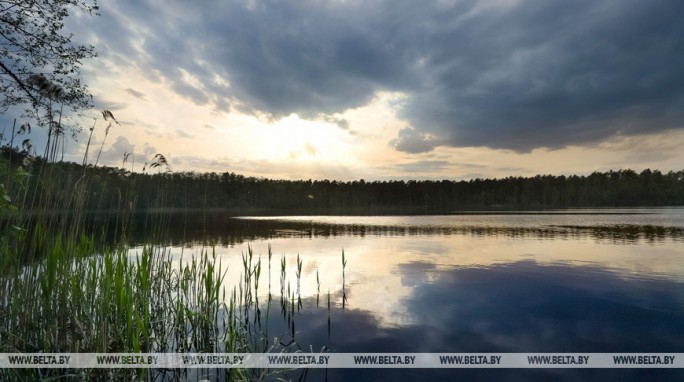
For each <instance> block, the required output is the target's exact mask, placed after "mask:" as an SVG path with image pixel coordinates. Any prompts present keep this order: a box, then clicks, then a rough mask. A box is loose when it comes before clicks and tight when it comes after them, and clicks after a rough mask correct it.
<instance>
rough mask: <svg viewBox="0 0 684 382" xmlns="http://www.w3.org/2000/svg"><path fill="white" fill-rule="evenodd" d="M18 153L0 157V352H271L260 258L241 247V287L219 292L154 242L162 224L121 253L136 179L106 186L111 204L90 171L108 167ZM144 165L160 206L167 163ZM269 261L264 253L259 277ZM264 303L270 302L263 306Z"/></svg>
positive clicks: (206, 276)
mask: <svg viewBox="0 0 684 382" xmlns="http://www.w3.org/2000/svg"><path fill="white" fill-rule="evenodd" d="M103 115H105V114H104V113H103ZM107 117H109V118H110V119H111V118H113V116H112V115H111V113H108V114H106V116H105V119H107ZM12 138H14V133H13V137H12ZM61 138H62V139H64V137H61ZM24 146H25V149H26V150H24V152H23V154H21V155H19V154H17V150H15V149H13V148H11V147H5V148H3V153H4V154H3V156H2V158H0V353H40V352H52V353H58V352H85V353H94V352H95V353H108V352H126V353H128V352H135V353H140V352H142V353H154V352H159V353H164V352H174V353H183V352H212V353H223V352H230V353H254V352H256V353H258V352H264V351H269V350H274V346H276V345H274V344H270V343H269V341H268V338H267V336H266V335H265V333H264V332H263V331H262V329H261V328H262V319H268V315H269V313H268V310H267V312H266V313H265V315H264V316H265V317H263V316H262V314H261V308H260V305H259V304H260V303H259V299H258V297H257V296H258V290H259V275H260V272H261V261H260V260H256V261H254V260H253V254H252V252H251V250H249V252H248V253H245V254H244V255H243V269H241V270H240V269H234V270H231V271H232V272H242V276H241V278H240V280H241V281H240V283H238V285H225V283H224V280H225V276H226V272H227V269H225V268H223V267H222V265H221V262H220V260H217V258H216V256H215V254H214V253H213V251H210V250H205V251H203V252H202V253H194V254H189V256H187V257H186V258H185V259H184V261H179V260H178V259H175V258H173V257H172V256H171V254H170V252H169V250H168V247H166V246H165V243H164V242H163V240H161V239H160V238H163V237H168V232H167V231H168V229H169V226H168V222H167V221H165V218H164V217H163V216H160V217H159V218H158V219H154V220H153V221H150V222H149V224H146V226H145V227H144V228H145V235H146V237H147V238H149V241H148V243H154V244H150V245H146V246H144V247H143V249H142V250H140V251H138V252H137V253H130V252H129V248H128V246H127V243H128V237H129V235H130V232H131V216H132V215H133V213H134V212H135V206H136V202H137V199H138V197H140V195H137V194H136V193H134V192H132V190H133V187H134V186H135V180H134V179H133V180H128V181H127V182H125V183H122V184H121V185H120V186H119V187H118V188H116V190H115V191H114V192H115V193H116V195H117V196H116V198H113V199H112V198H105V197H104V196H103V195H104V193H101V192H100V188H99V187H101V186H102V182H101V181H102V179H101V177H100V173H101V172H102V171H108V170H106V169H105V170H103V169H101V168H97V166H96V165H95V166H93V165H89V166H82V167H79V168H78V169H77V170H78V171H72V170H73V169H71V170H69V171H65V170H64V164H60V163H55V162H54V160H52V161H48V160H44V159H41V158H36V157H32V156H31V155H30V153H31V152H32V151H31V148H30V143H27V141H24ZM54 147H57V145H55V146H54ZM49 149H50V148H46V152H47V153H48V154H47V155H46V156H45V158H50V157H51V155H50V151H48V150H49ZM34 152H35V150H34ZM52 157H54V155H52ZM97 157H98V158H99V154H97ZM153 160H154V161H153V162H152V163H151V164H149V165H146V166H147V168H148V169H153V171H155V172H156V174H155V175H154V177H152V179H153V180H154V187H148V188H147V192H148V194H147V195H145V198H147V199H146V200H148V201H149V200H153V201H154V202H153V203H152V205H153V206H154V207H156V208H164V207H165V206H166V204H165V203H166V200H167V194H168V192H169V190H170V189H172V188H173V180H172V177H171V176H170V175H169V174H170V172H169V171H168V170H170V168H167V167H166V166H168V165H167V164H166V159H165V158H164V157H163V156H162V155H159V154H158V155H156V156H155V157H154V158H153ZM87 162H88V154H87V151H86V154H85V155H84V163H87ZM67 167H68V166H67ZM109 191H110V192H111V191H112V190H109ZM108 195H111V194H108ZM94 210H95V211H107V213H106V215H107V216H106V219H104V220H103V221H102V222H100V223H97V222H96V223H95V226H92V224H93V223H92V222H91V221H90V219H89V218H88V213H89V211H94ZM103 238H107V239H106V240H104V239H103ZM270 260H271V255H270V254H269V269H270ZM283 261H284V260H283ZM300 267H301V264H300ZM283 272H284V269H283ZM282 276H283V279H284V278H285V274H284V273H283V275H282ZM284 291H285V289H282V292H283V293H281V296H280V298H281V308H282V311H283V317H287V318H288V319H289V320H293V315H294V314H295V309H294V307H295V304H294V300H295V294H294V292H293V293H292V294H291V295H290V294H285V292H284ZM269 292H270V291H269ZM270 302H271V298H270V293H269V299H268V307H269V309H270ZM292 328H294V323H292ZM292 334H293V336H294V333H292ZM278 346H280V345H278ZM292 346H296V343H294V342H292V343H290V344H288V345H287V346H285V347H284V348H290V347H292ZM284 348H283V349H284ZM283 349H279V350H283ZM276 350H278V349H276ZM193 372H194V371H188V370H183V369H178V370H154V369H90V370H89V369H74V370H65V369H4V370H0V380H2V381H27V380H29V381H30V380H65V379H66V380H98V381H99V380H129V381H130V380H138V379H141V380H144V379H152V380H158V379H159V378H161V379H162V380H185V379H187V378H190V377H193V375H192V374H189V373H193ZM267 372H268V371H260V370H241V369H226V370H222V371H215V375H216V376H217V378H218V377H220V379H225V380H245V379H259V378H261V377H262V376H263V375H265V373H267ZM194 377H195V378H196V377H197V375H196V374H195V375H194Z"/></svg>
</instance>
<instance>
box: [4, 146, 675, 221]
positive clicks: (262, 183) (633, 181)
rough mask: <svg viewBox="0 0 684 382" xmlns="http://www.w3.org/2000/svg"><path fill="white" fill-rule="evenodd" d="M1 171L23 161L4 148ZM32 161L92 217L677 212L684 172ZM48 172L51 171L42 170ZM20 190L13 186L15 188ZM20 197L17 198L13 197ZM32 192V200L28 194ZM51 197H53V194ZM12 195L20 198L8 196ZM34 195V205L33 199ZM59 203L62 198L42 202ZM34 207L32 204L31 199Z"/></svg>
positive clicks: (35, 187) (27, 201)
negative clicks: (406, 171)
mask: <svg viewBox="0 0 684 382" xmlns="http://www.w3.org/2000/svg"><path fill="white" fill-rule="evenodd" d="M2 156H3V161H4V162H5V166H7V164H8V163H9V161H10V158H11V156H14V158H15V160H14V161H13V162H14V163H15V164H14V165H13V167H16V166H18V165H17V164H16V163H19V161H18V160H17V159H16V158H20V157H21V153H19V152H17V151H16V150H10V149H9V148H7V147H5V148H4V149H3V151H2ZM41 162H42V159H41V158H36V159H35V162H34V163H33V164H32V166H31V167H29V168H26V169H25V170H24V171H25V172H26V173H28V174H30V173H31V171H38V170H39V169H40V171H50V172H53V173H54V176H56V177H57V178H58V179H62V180H63V181H64V182H65V183H64V185H65V186H64V187H61V188H60V189H59V190H57V192H63V193H69V192H71V191H72V190H73V187H71V186H69V185H74V184H76V182H79V181H82V180H83V179H86V178H87V179H88V181H89V182H90V191H89V192H90V195H88V196H87V197H86V198H85V199H86V200H87V206H88V207H87V209H89V210H116V209H120V208H124V207H125V208H126V209H128V210H136V211H141V210H150V209H162V208H163V209H227V210H231V209H232V210H252V211H259V210H261V211H264V212H265V213H267V212H266V211H279V212H281V213H287V211H291V212H292V213H331V212H335V213H342V214H345V213H346V214H366V213H448V212H450V211H459V210H461V211H462V210H470V209H483V210H495V209H536V208H566V207H623V206H624V207H631V206H675V205H683V204H684V170H681V171H676V172H675V171H670V172H667V173H662V172H660V171H658V170H650V169H646V170H643V171H641V172H638V173H637V172H636V171H633V170H630V169H621V170H615V171H613V170H611V171H608V172H594V173H592V174H590V175H588V176H584V175H571V176H564V175H558V176H556V175H537V176H534V177H513V176H511V177H506V178H501V179H472V180H468V181H465V180H462V181H452V180H441V181H432V180H422V181H418V180H392V181H365V180H363V179H360V180H354V181H347V182H342V181H336V180H327V179H326V180H294V181H293V180H277V179H265V178H255V177H246V176H243V175H239V174H235V173H233V172H228V171H226V172H223V173H215V172H211V173H199V172H173V171H171V170H170V167H169V166H168V165H167V164H166V163H163V166H162V165H158V166H154V167H152V168H148V169H147V171H146V172H131V171H128V170H125V169H122V168H115V167H106V166H105V167H103V166H100V167H94V166H83V165H80V164H76V163H67V162H57V163H47V166H43V164H44V163H41ZM46 168H47V169H49V170H46ZM24 178H26V179H27V180H24V181H23V183H22V185H17V184H14V185H13V183H12V182H9V183H8V186H7V187H8V188H12V187H15V188H16V187H22V188H24V198H23V199H24V201H23V203H22V205H23V207H24V208H29V209H30V208H31V200H34V199H36V195H40V194H41V193H43V191H42V190H41V184H40V183H35V184H34V183H33V180H34V179H39V177H38V176H30V175H28V176H25V177H24ZM15 183H17V182H15ZM17 191H18V190H17ZM29 191H30V192H29ZM50 192H51V193H53V194H54V193H55V191H54V190H52V191H50ZM13 194H14V195H16V194H17V192H16V191H15V192H13ZM32 195H33V197H32ZM45 197H47V198H48V199H49V198H54V200H64V198H63V196H60V195H56V194H55V195H47V196H46V195H42V197H41V198H40V199H43V198H45ZM36 200H37V199H36Z"/></svg>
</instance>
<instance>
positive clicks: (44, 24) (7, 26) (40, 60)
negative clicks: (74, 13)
mask: <svg viewBox="0 0 684 382" xmlns="http://www.w3.org/2000/svg"><path fill="white" fill-rule="evenodd" d="M73 9H78V10H80V11H83V12H85V13H88V14H96V13H97V10H98V7H97V4H96V3H95V2H93V3H89V2H86V1H85V0H30V1H26V0H0V90H1V91H2V96H1V97H0V110H7V108H9V107H10V106H24V107H26V109H25V111H26V116H27V117H31V118H32V119H35V120H38V121H39V122H40V123H41V124H45V123H50V122H51V121H54V120H59V118H54V115H53V114H55V113H58V114H59V115H60V116H61V113H62V108H61V107H60V108H59V110H52V109H53V104H54V103H59V104H63V105H66V106H67V107H69V108H70V109H71V110H72V111H78V110H82V109H84V108H88V107H90V104H91V102H92V101H91V96H90V94H89V93H88V90H87V88H86V86H85V85H84V84H83V83H82V82H81V80H80V77H79V70H80V67H81V64H82V61H83V60H84V59H87V58H91V57H94V56H95V53H94V48H93V47H92V46H90V45H78V44H73V43H72V38H73V36H72V35H71V34H68V33H66V32H65V31H64V29H65V18H66V17H67V16H68V15H69V11H71V10H73Z"/></svg>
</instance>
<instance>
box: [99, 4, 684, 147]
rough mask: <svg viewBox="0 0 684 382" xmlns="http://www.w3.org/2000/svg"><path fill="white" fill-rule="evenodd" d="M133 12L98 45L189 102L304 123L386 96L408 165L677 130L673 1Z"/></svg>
mask: <svg viewBox="0 0 684 382" xmlns="http://www.w3.org/2000/svg"><path fill="white" fill-rule="evenodd" d="M450 3H451V4H450ZM146 4H147V2H145V1H135V2H133V1H129V2H119V3H118V4H116V5H112V6H113V7H114V6H116V7H117V15H119V16H118V17H119V18H120V19H125V21H122V20H118V21H111V20H109V21H105V23H104V24H105V26H101V27H100V28H102V29H103V33H104V31H105V29H107V30H108V29H109V28H111V29H113V30H115V31H117V33H108V34H106V36H108V37H102V36H105V35H104V34H100V36H101V37H100V38H101V39H107V40H108V42H107V46H109V47H112V48H116V50H117V52H119V54H120V56H121V57H126V56H125V54H131V55H133V56H135V57H137V58H136V60H137V61H136V62H137V63H136V65H138V66H139V67H146V68H149V71H150V73H151V75H158V76H159V77H160V78H161V79H163V80H164V81H167V82H168V83H170V85H171V87H172V88H173V89H174V90H175V91H176V92H178V93H179V94H181V95H183V96H185V97H187V98H189V99H191V100H192V101H193V102H195V103H199V104H210V105H213V106H214V107H215V108H217V109H221V110H227V109H228V108H229V107H232V108H238V109H239V110H242V111H246V112H253V113H261V114H263V113H266V114H269V115H271V116H273V117H275V118H278V117H282V116H285V115H288V114H290V113H298V114H299V115H301V116H304V117H310V118H320V115H321V114H323V115H333V114H335V113H340V112H343V111H344V110H346V109H348V108H354V107H359V106H362V105H365V104H367V103H368V102H369V101H370V100H371V99H372V97H373V96H374V95H375V94H376V93H377V92H379V91H400V92H403V93H405V94H406V95H407V99H406V102H405V104H404V105H403V106H402V107H401V108H400V109H399V110H400V116H401V117H402V118H403V119H405V120H406V121H407V122H408V123H409V124H410V127H407V128H406V129H405V130H403V131H402V132H400V134H399V135H398V136H397V137H395V138H394V140H393V141H392V145H393V146H394V147H396V148H397V149H398V150H401V151H406V152H409V153H418V152H426V151H430V150H431V149H433V148H434V147H436V146H442V145H448V146H487V147H492V148H505V149H512V150H516V151H527V150H531V149H533V148H537V147H549V148H559V147H564V146H566V145H569V144H583V143H588V142H596V141H599V140H602V139H605V138H607V137H609V136H611V135H614V134H617V133H619V134H622V135H633V134H640V133H649V132H656V131H662V130H666V129H673V128H681V127H683V126H684V109H683V108H682V107H681V105H682V104H683V101H684V71H682V70H681V68H682V67H684V37H682V36H684V22H682V20H684V3H683V2H681V1H678V0H653V1H642V0H625V1H593V0H575V1H564V0H550V1H536V0H520V1H507V2H504V1H501V2H492V1H483V2H477V1H453V2H446V1H408V0H391V1H390V0H385V1H382V0H380V1H372V2H366V1H364V2H360V1H346V2H331V1H315V0H310V1H289V2H286V1H275V0H271V1H269V0H266V1H255V2H247V1H245V2H242V1H231V2H223V3H216V4H212V5H211V6H206V7H201V5H200V3H197V2H195V3H186V2H166V3H165V5H164V7H163V8H153V7H151V6H148V5H146ZM104 18H105V17H103V19H104ZM127 28H128V29H127ZM109 40H112V41H109ZM140 41H143V42H142V44H141V46H142V49H133V48H131V47H132V46H133V45H135V43H138V44H139V45H140ZM220 78H222V79H224V80H226V81H228V82H229V84H226V83H224V82H223V81H221V80H217V79H220Z"/></svg>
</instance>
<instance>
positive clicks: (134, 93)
mask: <svg viewBox="0 0 684 382" xmlns="http://www.w3.org/2000/svg"><path fill="white" fill-rule="evenodd" d="M124 91H125V92H126V93H128V94H130V95H132V96H133V97H135V98H137V99H140V100H145V98H147V96H146V95H145V93H142V92H139V91H137V90H135V89H131V88H127V89H124Z"/></svg>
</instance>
